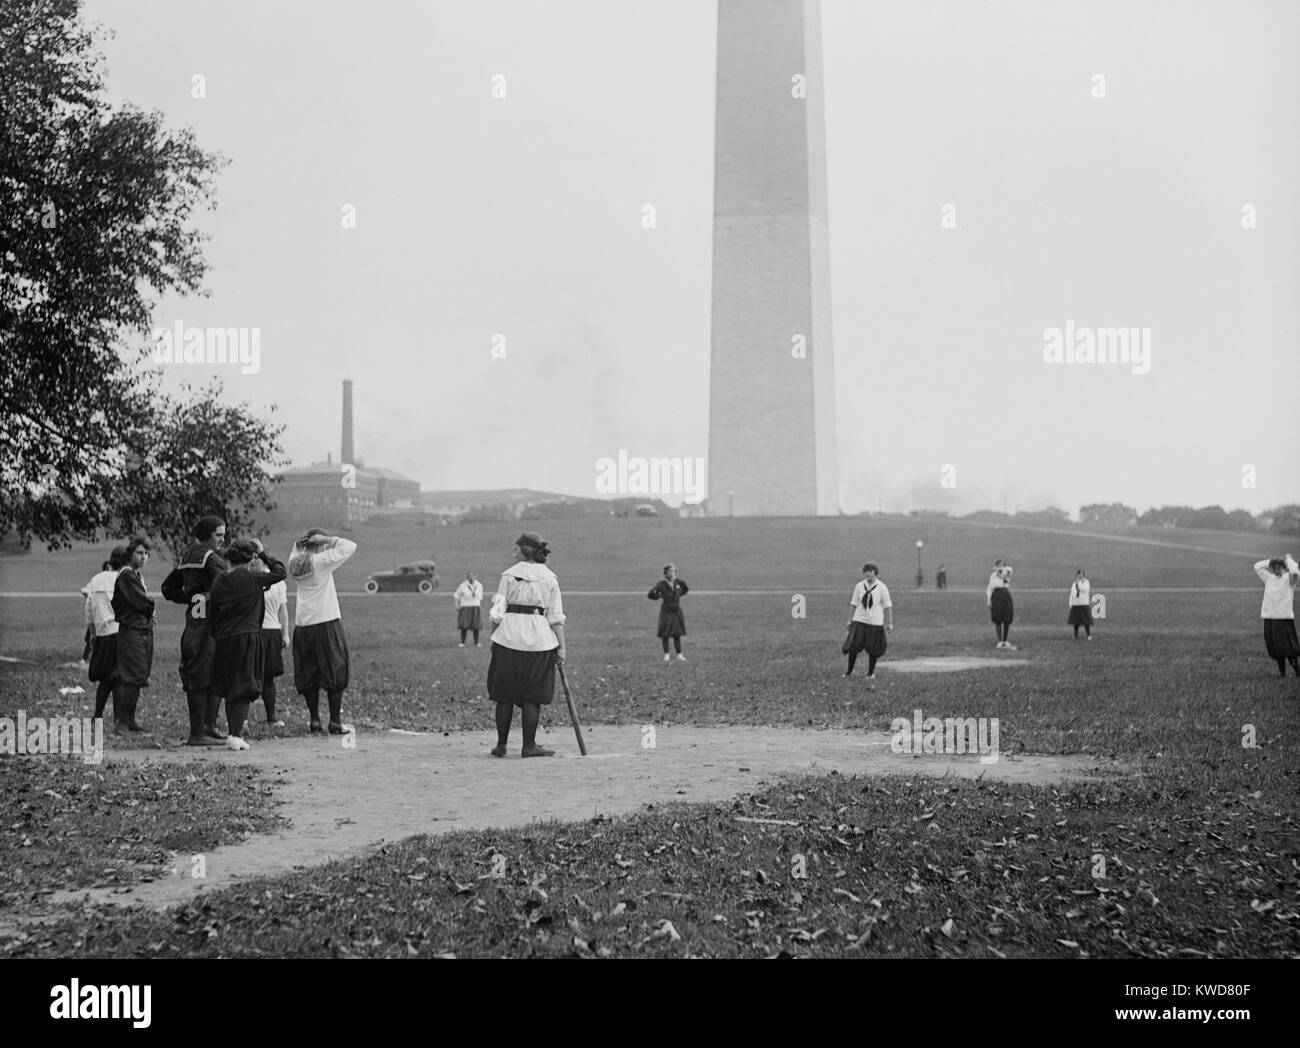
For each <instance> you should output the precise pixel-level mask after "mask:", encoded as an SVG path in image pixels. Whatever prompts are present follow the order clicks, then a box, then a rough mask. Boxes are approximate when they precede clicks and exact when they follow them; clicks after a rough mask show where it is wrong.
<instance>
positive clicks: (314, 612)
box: [289, 528, 357, 735]
mask: <svg viewBox="0 0 1300 1048" xmlns="http://www.w3.org/2000/svg"><path fill="white" fill-rule="evenodd" d="M356 551H357V544H356V543H355V542H353V541H352V540H351V539H344V538H339V536H337V535H326V534H325V532H324V530H323V529H321V528H312V529H311V530H310V531H308V532H307V534H305V535H304V536H303V537H302V538H300V539H299V540H298V541H297V542H295V543H294V545H293V553H292V554H291V555H290V557H289V575H290V576H291V577H292V578H293V580H294V582H295V583H296V584H297V587H298V591H297V597H298V599H297V600H296V601H295V602H294V607H293V682H294V686H295V687H296V688H297V689H298V693H299V694H300V695H301V696H302V697H303V698H304V699H306V700H307V715H308V716H309V717H310V718H311V723H310V725H309V727H310V728H311V730H312V731H314V732H319V731H320V730H321V726H320V693H321V689H322V688H324V689H325V695H326V698H327V699H328V700H329V706H330V723H329V733H330V734H331V735H345V734H347V732H348V731H349V729H348V728H347V727H346V726H345V725H344V724H343V692H344V691H346V690H347V686H348V680H349V677H350V675H351V660H350V659H349V656H348V643H347V640H346V639H345V638H344V636H343V613H342V612H341V611H339V597H338V592H337V591H336V590H335V589H334V572H335V571H336V570H337V569H338V568H339V566H340V565H342V564H343V563H344V562H345V561H346V560H347V559H348V558H349V557H350V556H352V554H354V553H355V552H356Z"/></svg>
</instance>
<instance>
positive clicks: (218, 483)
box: [113, 379, 288, 560]
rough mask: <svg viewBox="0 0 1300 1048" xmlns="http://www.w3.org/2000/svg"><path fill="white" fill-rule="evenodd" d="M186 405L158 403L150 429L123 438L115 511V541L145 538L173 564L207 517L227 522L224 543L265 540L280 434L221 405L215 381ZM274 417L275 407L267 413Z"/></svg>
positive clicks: (278, 429) (239, 409) (271, 425)
mask: <svg viewBox="0 0 1300 1048" xmlns="http://www.w3.org/2000/svg"><path fill="white" fill-rule="evenodd" d="M185 392H186V393H187V394H192V395H190V396H189V398H188V399H185V400H173V399H171V398H168V397H159V399H158V403H157V406H156V407H155V415H154V417H153V418H152V419H151V421H150V423H149V425H148V426H147V427H146V428H144V429H142V430H138V431H133V432H132V433H131V434H130V435H129V436H128V443H127V447H128V465H127V467H126V470H125V472H124V475H123V478H122V490H123V492H124V494H122V495H121V496H120V497H119V498H118V499H117V500H116V505H115V519H114V522H113V523H114V526H115V527H116V529H117V531H118V532H119V533H120V534H124V535H125V534H131V535H147V536H149V537H150V538H152V539H155V540H157V541H158V542H161V543H164V544H165V545H166V546H167V547H168V548H169V549H170V550H171V551H172V559H173V560H178V559H179V557H180V554H181V552H182V551H183V550H184V549H185V547H186V546H187V545H189V543H190V542H191V541H192V539H191V532H192V529H193V527H194V523H195V521H197V520H198V519H199V518H200V517H204V516H207V515H209V514H211V515H214V516H218V517H221V518H222V519H223V520H225V522H226V530H227V533H228V535H229V537H230V538H232V539H233V538H235V537H237V536H240V535H245V534H250V533H251V534H256V535H257V536H258V537H261V536H263V535H266V534H269V533H270V528H269V527H268V526H267V525H265V524H263V525H261V526H260V527H257V528H256V530H255V531H254V526H255V525H256V523H257V520H258V518H259V517H264V516H265V515H267V514H269V513H270V512H271V511H272V510H273V509H274V508H275V504H274V502H273V501H272V500H271V495H272V491H273V489H274V486H275V483H276V475H277V473H278V469H277V468H276V467H278V466H284V465H287V464H288V462H287V460H286V459H285V458H284V457H283V452H282V451H281V450H280V442H279V438H280V435H281V434H282V433H283V432H284V426H282V425H277V424H275V423H272V422H269V421H265V420H263V419H260V418H258V417H256V416H255V415H253V414H252V413H251V412H250V411H248V409H247V407H246V406H244V405H239V406H234V405H229V404H223V403H221V401H220V395H221V382H220V381H219V380H216V379H214V380H213V381H212V382H211V383H210V384H209V385H208V386H206V387H205V388H203V389H201V390H199V391H198V393H197V394H193V393H192V391H191V389H190V388H189V387H188V386H187V387H185ZM271 410H272V411H274V410H275V409H274V407H272V409H271Z"/></svg>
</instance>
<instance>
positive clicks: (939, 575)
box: [934, 564, 948, 589]
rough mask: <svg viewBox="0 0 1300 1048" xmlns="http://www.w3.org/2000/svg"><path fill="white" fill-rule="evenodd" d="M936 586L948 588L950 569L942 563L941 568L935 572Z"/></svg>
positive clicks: (936, 587) (937, 587)
mask: <svg viewBox="0 0 1300 1048" xmlns="http://www.w3.org/2000/svg"><path fill="white" fill-rule="evenodd" d="M934 588H935V589H947V588H948V569H947V568H945V567H944V566H943V565H942V564H940V565H939V570H938V571H936V572H935V573H934Z"/></svg>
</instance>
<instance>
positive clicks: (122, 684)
mask: <svg viewBox="0 0 1300 1048" xmlns="http://www.w3.org/2000/svg"><path fill="white" fill-rule="evenodd" d="M148 560H149V543H147V542H145V540H144V539H132V540H131V541H130V542H129V543H128V544H127V547H126V566H125V567H124V568H122V570H121V571H120V572H118V574H117V580H116V581H115V582H114V583H113V616H114V618H116V619H117V684H116V685H115V686H114V687H113V720H114V725H113V734H115V735H125V734H126V733H127V732H132V731H138V732H143V731H146V730H147V729H146V728H145V727H144V726H143V725H141V724H140V723H139V722H138V721H137V720H136V719H135V708H136V705H137V704H138V703H139V702H140V689H141V688H147V687H149V673H150V672H151V671H152V669H153V624H154V614H153V598H152V597H150V596H149V592H148V590H147V589H146V588H145V584H144V576H142V575H141V574H140V572H141V571H142V569H143V568H144V566H145V564H146V563H147V562H148Z"/></svg>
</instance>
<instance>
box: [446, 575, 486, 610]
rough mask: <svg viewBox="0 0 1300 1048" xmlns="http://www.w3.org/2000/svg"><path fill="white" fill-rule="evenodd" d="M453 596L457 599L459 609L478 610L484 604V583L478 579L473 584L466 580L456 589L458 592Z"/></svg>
mask: <svg viewBox="0 0 1300 1048" xmlns="http://www.w3.org/2000/svg"><path fill="white" fill-rule="evenodd" d="M452 596H454V597H455V598H456V607H458V608H477V607H478V606H479V605H480V604H482V603H483V583H481V582H479V580H478V579H475V580H474V581H473V582H470V580H469V579H466V580H465V581H464V582H462V583H461V584H460V585H459V586H457V587H456V592H455V593H454V594H452Z"/></svg>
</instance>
